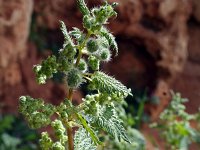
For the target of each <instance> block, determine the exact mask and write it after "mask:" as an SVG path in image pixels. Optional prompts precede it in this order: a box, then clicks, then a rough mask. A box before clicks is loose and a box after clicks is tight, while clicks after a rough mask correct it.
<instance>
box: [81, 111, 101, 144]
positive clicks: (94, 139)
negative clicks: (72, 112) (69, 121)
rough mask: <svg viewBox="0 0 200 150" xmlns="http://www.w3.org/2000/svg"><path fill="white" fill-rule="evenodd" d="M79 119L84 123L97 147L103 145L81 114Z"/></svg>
mask: <svg viewBox="0 0 200 150" xmlns="http://www.w3.org/2000/svg"><path fill="white" fill-rule="evenodd" d="M77 117H78V118H79V120H80V122H81V123H82V125H83V127H84V128H85V129H86V130H87V132H88V133H90V136H91V138H92V140H93V141H94V143H95V144H96V145H98V144H99V145H101V144H102V143H101V142H100V141H99V138H98V137H97V135H96V134H95V132H94V131H93V130H92V128H91V127H90V126H89V125H88V124H87V121H86V120H85V118H84V117H83V116H82V115H80V114H77Z"/></svg>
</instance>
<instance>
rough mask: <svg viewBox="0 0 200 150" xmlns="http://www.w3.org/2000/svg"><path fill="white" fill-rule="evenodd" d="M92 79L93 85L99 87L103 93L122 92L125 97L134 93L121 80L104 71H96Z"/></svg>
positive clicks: (95, 87)
mask: <svg viewBox="0 0 200 150" xmlns="http://www.w3.org/2000/svg"><path fill="white" fill-rule="evenodd" d="M91 79H92V82H91V85H92V87H93V88H94V89H98V90H99V91H100V92H102V93H108V94H112V93H120V94H122V95H124V96H125V97H126V96H127V95H132V94H131V90H130V89H127V88H126V87H125V86H124V85H123V84H122V83H121V82H119V81H118V80H116V79H115V78H113V77H110V76H108V75H106V74H105V73H103V72H100V71H97V72H95V73H94V74H93V76H92V78H91Z"/></svg>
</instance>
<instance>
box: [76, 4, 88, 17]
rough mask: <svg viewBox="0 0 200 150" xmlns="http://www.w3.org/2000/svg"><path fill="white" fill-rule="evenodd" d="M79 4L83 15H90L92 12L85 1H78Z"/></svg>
mask: <svg viewBox="0 0 200 150" xmlns="http://www.w3.org/2000/svg"><path fill="white" fill-rule="evenodd" d="M77 4H78V7H79V9H80V11H81V13H82V14H83V15H84V16H85V15H89V14H90V10H89V9H88V7H87V5H86V4H85V1H84V0H77Z"/></svg>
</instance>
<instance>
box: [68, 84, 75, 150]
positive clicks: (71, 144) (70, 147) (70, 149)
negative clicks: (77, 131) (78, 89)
mask: <svg viewBox="0 0 200 150" xmlns="http://www.w3.org/2000/svg"><path fill="white" fill-rule="evenodd" d="M72 96H73V89H72V88H70V89H69V93H68V96H67V99H68V100H70V101H72ZM69 119H70V118H69ZM67 136H68V150H74V142H73V129H72V127H70V126H68V127H67Z"/></svg>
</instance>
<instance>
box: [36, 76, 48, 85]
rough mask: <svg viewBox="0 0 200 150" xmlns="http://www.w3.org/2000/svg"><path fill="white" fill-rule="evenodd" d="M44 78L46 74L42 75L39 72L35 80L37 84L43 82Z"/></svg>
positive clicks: (44, 81)
mask: <svg viewBox="0 0 200 150" xmlns="http://www.w3.org/2000/svg"><path fill="white" fill-rule="evenodd" d="M46 79H47V76H46V75H44V74H41V75H39V76H38V77H37V79H36V81H37V83H38V84H45V83H46Z"/></svg>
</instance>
